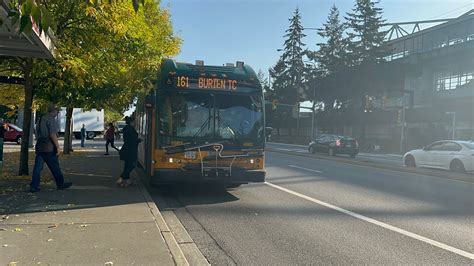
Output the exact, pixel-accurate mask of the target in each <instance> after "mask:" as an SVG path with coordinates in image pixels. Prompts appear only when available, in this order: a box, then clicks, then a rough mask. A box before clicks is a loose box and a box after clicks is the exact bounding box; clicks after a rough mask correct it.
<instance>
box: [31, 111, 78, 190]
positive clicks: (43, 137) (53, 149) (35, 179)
mask: <svg viewBox="0 0 474 266" xmlns="http://www.w3.org/2000/svg"><path fill="white" fill-rule="evenodd" d="M58 112H59V109H58V108H57V107H56V106H54V105H52V104H51V105H49V106H48V113H47V114H46V115H44V116H43V117H41V118H40V120H39V122H38V125H37V126H36V133H37V139H36V145H35V151H36V158H35V166H34V168H33V176H32V178H31V183H30V192H33V193H34V192H37V191H39V190H40V182H41V171H42V170H43V165H44V163H46V165H48V168H49V170H50V171H51V174H52V175H53V177H54V180H55V181H56V187H57V189H58V190H62V189H66V188H69V187H70V186H71V185H72V183H71V182H64V176H63V174H62V172H61V168H60V166H59V159H58V154H59V142H58V132H59V128H58V123H57V122H56V116H57V115H58Z"/></svg>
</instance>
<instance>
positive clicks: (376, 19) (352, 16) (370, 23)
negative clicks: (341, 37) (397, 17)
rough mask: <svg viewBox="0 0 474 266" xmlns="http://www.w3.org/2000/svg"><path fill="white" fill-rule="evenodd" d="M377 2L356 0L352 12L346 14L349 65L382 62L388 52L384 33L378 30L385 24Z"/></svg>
mask: <svg viewBox="0 0 474 266" xmlns="http://www.w3.org/2000/svg"><path fill="white" fill-rule="evenodd" d="M378 3H379V1H372V0H356V3H355V5H354V8H353V10H352V12H349V13H347V17H346V20H347V25H348V27H349V28H350V31H348V42H349V47H348V48H349V52H350V54H351V56H352V58H351V61H352V62H351V65H355V66H357V65H360V64H374V63H380V62H382V61H383V58H384V57H385V56H386V55H388V53H389V50H388V48H387V46H386V45H385V35H386V32H385V31H381V30H380V28H381V27H382V24H383V23H384V22H385V20H384V19H382V9H381V8H379V7H376V4H378Z"/></svg>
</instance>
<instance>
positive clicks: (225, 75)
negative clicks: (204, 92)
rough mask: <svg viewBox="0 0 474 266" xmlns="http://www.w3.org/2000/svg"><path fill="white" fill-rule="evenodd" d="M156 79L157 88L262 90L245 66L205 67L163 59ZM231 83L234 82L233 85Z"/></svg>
mask: <svg viewBox="0 0 474 266" xmlns="http://www.w3.org/2000/svg"><path fill="white" fill-rule="evenodd" d="M158 78H159V79H158V80H159V85H158V86H159V87H168V88H185V89H210V90H218V89H224V90H232V88H233V89H234V90H237V91H239V90H240V89H241V88H244V87H245V88H253V90H258V91H261V90H262V87H261V85H260V82H259V80H258V77H257V75H256V74H255V71H253V69H252V68H251V67H250V66H248V65H245V64H243V66H206V65H194V64H189V63H181V62H176V61H174V60H171V59H164V60H163V62H162V65H161V75H160V76H159V77H158ZM178 81H179V82H178ZM232 82H234V84H233V85H232ZM180 85H182V86H180Z"/></svg>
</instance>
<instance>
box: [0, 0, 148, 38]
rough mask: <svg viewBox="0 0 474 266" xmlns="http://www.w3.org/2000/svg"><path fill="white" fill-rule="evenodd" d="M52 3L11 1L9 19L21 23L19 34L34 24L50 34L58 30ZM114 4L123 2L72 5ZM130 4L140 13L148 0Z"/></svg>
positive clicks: (87, 0)
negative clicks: (51, 9) (51, 6)
mask: <svg viewBox="0 0 474 266" xmlns="http://www.w3.org/2000/svg"><path fill="white" fill-rule="evenodd" d="M51 2H54V0H42V1H41V2H40V1H34V0H11V1H10V2H9V8H10V12H9V13H8V17H9V18H10V19H11V20H12V22H13V23H12V24H13V25H15V24H17V23H18V22H19V23H20V25H19V26H20V27H19V32H20V33H22V32H25V33H28V32H31V29H32V26H33V23H35V24H36V25H38V28H39V31H40V33H42V32H43V31H44V32H48V31H49V29H50V28H52V30H53V31H55V30H56V28H55V24H56V21H55V20H54V16H53V15H52V14H51V12H50V11H49V10H48V9H49V6H50V5H51ZM114 2H121V1H114V0H105V1H102V0H76V1H74V3H72V5H80V4H84V3H86V4H91V5H93V6H95V7H100V6H103V5H104V4H110V5H112V4H113V3H114ZM130 3H132V5H133V9H134V10H135V11H136V12H138V9H139V7H140V4H142V5H143V6H145V4H146V0H131V1H130ZM1 26H3V20H2V18H0V27H1Z"/></svg>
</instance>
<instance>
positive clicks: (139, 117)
mask: <svg viewBox="0 0 474 266" xmlns="http://www.w3.org/2000/svg"><path fill="white" fill-rule="evenodd" d="M264 108H265V107H264V99H263V91H262V87H261V85H260V82H259V80H258V78H257V75H256V74H255V72H254V71H253V70H252V68H251V67H250V66H248V65H245V64H244V63H243V62H237V63H236V65H235V66H234V65H233V64H226V65H225V66H207V65H204V64H203V62H202V61H197V62H196V64H188V63H179V62H176V61H174V60H170V59H166V60H164V61H163V62H162V66H161V72H160V73H159V75H158V79H157V82H156V88H155V90H154V91H153V93H151V94H150V95H149V96H148V97H146V99H144V100H143V101H140V102H139V103H138V104H137V110H136V122H137V123H136V124H137V130H138V132H139V134H140V136H141V138H142V139H143V141H142V142H141V143H140V146H139V156H138V158H139V159H138V160H139V163H140V164H141V166H143V168H144V169H145V170H146V173H147V175H148V176H149V177H150V182H151V184H163V183H177V182H212V183H220V184H223V185H225V186H227V187H236V186H238V185H240V184H245V183H249V182H264V181H265V168H264V166H265V153H264V148H265V139H266V138H265V111H264Z"/></svg>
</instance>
